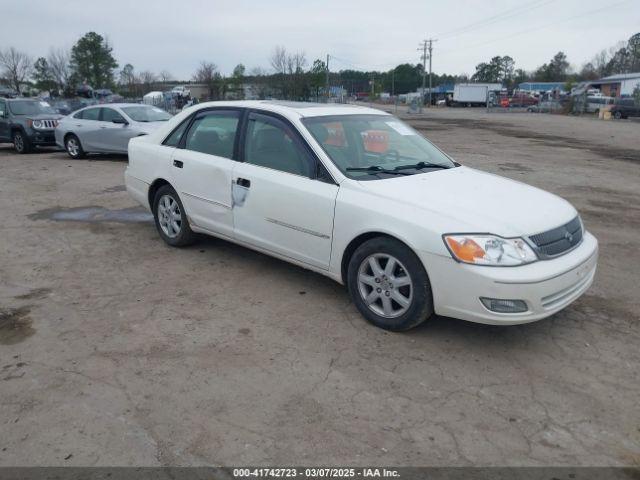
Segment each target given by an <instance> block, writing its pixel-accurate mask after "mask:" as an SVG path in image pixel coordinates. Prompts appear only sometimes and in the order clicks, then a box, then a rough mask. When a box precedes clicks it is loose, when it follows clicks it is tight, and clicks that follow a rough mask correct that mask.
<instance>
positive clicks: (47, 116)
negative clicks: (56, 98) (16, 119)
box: [22, 113, 64, 120]
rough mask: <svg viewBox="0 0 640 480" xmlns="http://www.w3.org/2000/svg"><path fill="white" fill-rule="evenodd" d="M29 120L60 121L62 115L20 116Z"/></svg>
mask: <svg viewBox="0 0 640 480" xmlns="http://www.w3.org/2000/svg"><path fill="white" fill-rule="evenodd" d="M22 116H23V117H24V118H28V119H31V120H60V119H61V118H62V117H63V116H64V115H60V114H59V113H39V114H37V115H22Z"/></svg>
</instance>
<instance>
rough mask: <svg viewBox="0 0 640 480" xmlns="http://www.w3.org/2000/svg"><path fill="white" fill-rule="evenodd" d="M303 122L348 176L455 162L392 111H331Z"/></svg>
mask: <svg viewBox="0 0 640 480" xmlns="http://www.w3.org/2000/svg"><path fill="white" fill-rule="evenodd" d="M302 122H303V123H304V125H305V126H306V127H307V129H308V130H309V132H310V133H311V135H313V137H314V138H315V139H316V140H317V141H318V143H319V144H320V145H321V146H322V148H323V149H324V151H325V152H326V153H327V155H328V156H329V157H330V158H331V160H332V161H333V163H335V165H336V166H337V167H338V168H339V169H340V170H341V171H342V173H344V174H345V175H346V176H347V177H349V178H353V179H357V180H377V179H381V178H390V177H394V176H400V175H414V174H417V173H424V172H428V171H432V170H439V169H444V168H452V167H455V166H456V164H454V163H453V161H451V160H450V159H449V157H447V156H446V155H445V154H444V153H442V152H441V151H440V150H439V149H438V148H437V147H436V146H435V145H433V144H432V143H431V142H429V141H428V140H427V139H425V138H424V137H422V136H421V135H420V134H419V133H418V132H416V131H415V130H414V129H413V128H411V127H409V126H408V125H407V124H405V123H403V122H401V121H400V120H398V119H397V118H395V117H393V116H391V115H331V116H320V117H309V118H304V119H302Z"/></svg>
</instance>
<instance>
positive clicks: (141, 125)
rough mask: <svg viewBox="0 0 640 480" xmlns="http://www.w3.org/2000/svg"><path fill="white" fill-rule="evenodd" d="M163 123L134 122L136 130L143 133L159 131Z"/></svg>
mask: <svg viewBox="0 0 640 480" xmlns="http://www.w3.org/2000/svg"><path fill="white" fill-rule="evenodd" d="M165 123H167V122H166V121H165V122H135V125H136V128H137V129H138V130H140V131H141V132H144V133H151V132H155V131H156V130H157V129H159V128H160V127H161V126H162V125H164V124H165Z"/></svg>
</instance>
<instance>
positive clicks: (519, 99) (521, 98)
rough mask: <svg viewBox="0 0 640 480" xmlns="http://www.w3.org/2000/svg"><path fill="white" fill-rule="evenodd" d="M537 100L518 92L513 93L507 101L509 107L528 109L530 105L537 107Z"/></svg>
mask: <svg viewBox="0 0 640 480" xmlns="http://www.w3.org/2000/svg"><path fill="white" fill-rule="evenodd" d="M537 104H538V99H537V98H536V97H534V96H533V95H529V94H528V93H524V92H518V93H514V94H513V96H512V97H511V98H510V99H509V106H510V107H530V106H531V105H537Z"/></svg>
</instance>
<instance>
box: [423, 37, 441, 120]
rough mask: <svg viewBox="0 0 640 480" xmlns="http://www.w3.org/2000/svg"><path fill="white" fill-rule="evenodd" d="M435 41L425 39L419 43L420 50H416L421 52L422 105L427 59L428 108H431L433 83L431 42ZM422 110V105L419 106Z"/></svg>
mask: <svg viewBox="0 0 640 480" xmlns="http://www.w3.org/2000/svg"><path fill="white" fill-rule="evenodd" d="M435 41H437V40H434V39H433V38H429V39H425V40H423V41H422V42H421V43H420V48H418V51H420V50H422V98H423V103H424V91H425V87H426V85H425V84H426V77H427V58H429V107H431V99H432V97H431V95H432V92H431V90H432V89H433V83H432V78H433V72H432V70H431V59H432V57H433V42H435ZM427 51H428V52H429V54H428V55H427ZM420 106H421V108H422V104H421V105H420Z"/></svg>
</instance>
